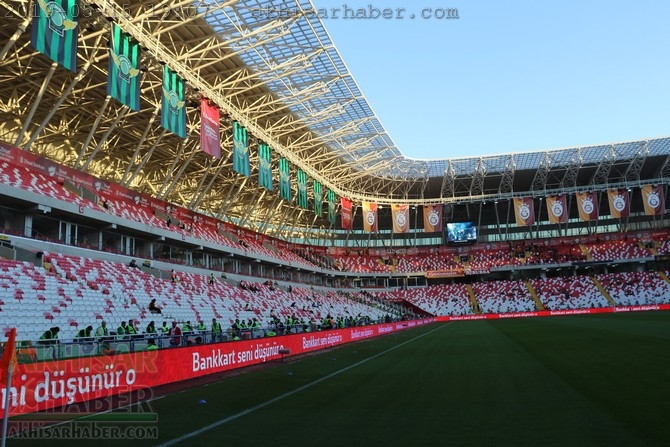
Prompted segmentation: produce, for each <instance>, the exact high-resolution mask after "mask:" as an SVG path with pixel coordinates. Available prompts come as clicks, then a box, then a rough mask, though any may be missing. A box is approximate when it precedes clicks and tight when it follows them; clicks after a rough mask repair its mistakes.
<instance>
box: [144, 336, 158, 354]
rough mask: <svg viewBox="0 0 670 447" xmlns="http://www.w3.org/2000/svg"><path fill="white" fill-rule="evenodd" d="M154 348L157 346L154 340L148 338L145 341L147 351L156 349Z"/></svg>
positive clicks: (156, 348)
mask: <svg viewBox="0 0 670 447" xmlns="http://www.w3.org/2000/svg"><path fill="white" fill-rule="evenodd" d="M156 350H158V346H156V340H154V339H153V338H150V339H149V341H147V351H156Z"/></svg>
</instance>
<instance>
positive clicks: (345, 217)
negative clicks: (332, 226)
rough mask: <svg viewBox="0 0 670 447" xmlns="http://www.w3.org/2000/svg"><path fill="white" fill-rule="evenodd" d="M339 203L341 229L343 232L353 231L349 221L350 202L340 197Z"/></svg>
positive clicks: (350, 220)
mask: <svg viewBox="0 0 670 447" xmlns="http://www.w3.org/2000/svg"><path fill="white" fill-rule="evenodd" d="M340 203H341V205H342V228H343V229H345V230H351V229H353V226H352V219H351V200H349V199H345V198H344V197H341V198H340Z"/></svg>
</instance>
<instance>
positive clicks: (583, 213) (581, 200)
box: [575, 192, 598, 222]
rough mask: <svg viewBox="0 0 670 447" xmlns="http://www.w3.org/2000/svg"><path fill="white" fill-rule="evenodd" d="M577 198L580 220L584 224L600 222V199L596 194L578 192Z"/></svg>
mask: <svg viewBox="0 0 670 447" xmlns="http://www.w3.org/2000/svg"><path fill="white" fill-rule="evenodd" d="M575 198H576V199H577V209H578V210H579V220H581V221H582V222H586V221H589V220H598V197H596V193H595V192H578V193H576V194H575Z"/></svg>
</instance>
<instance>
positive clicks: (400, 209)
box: [391, 205, 409, 233]
mask: <svg viewBox="0 0 670 447" xmlns="http://www.w3.org/2000/svg"><path fill="white" fill-rule="evenodd" d="M391 215H392V216H393V232H394V233H408V232H409V205H391Z"/></svg>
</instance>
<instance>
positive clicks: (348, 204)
mask: <svg viewBox="0 0 670 447" xmlns="http://www.w3.org/2000/svg"><path fill="white" fill-rule="evenodd" d="M640 190H641V192H642V201H643V204H644V212H645V214H646V215H647V216H661V215H663V214H665V198H664V193H663V187H662V186H661V185H646V186H642V187H641V189H640ZM597 194H598V193H597V192H577V193H575V200H576V201H577V209H578V211H579V219H580V220H581V221H591V220H597V219H598V195H597ZM607 198H608V201H609V208H610V215H611V216H612V217H613V218H615V219H625V218H627V217H628V216H629V215H630V192H629V191H628V190H627V189H608V190H607ZM566 199H567V196H566V195H556V196H548V197H546V200H545V202H546V204H547V213H548V215H549V223H552V224H557V223H566V222H567V221H568V206H567V203H566ZM340 202H341V219H342V222H341V223H342V228H343V229H345V230H352V229H353V208H354V206H353V204H352V201H351V200H349V199H347V198H344V197H342V198H341V199H340ZM513 206H514V215H515V219H516V224H517V225H518V226H529V225H533V224H534V223H535V205H534V200H533V197H516V198H514V200H513ZM361 210H362V213H363V230H364V231H366V232H370V233H376V232H377V231H378V230H379V227H378V213H377V211H378V205H377V204H376V203H373V202H362V204H361ZM391 220H392V222H393V223H392V225H393V227H392V228H393V232H394V233H408V232H409V220H410V219H409V205H391ZM442 224H443V221H442V205H441V204H434V205H424V206H423V231H424V232H426V233H433V232H441V231H442Z"/></svg>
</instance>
